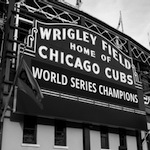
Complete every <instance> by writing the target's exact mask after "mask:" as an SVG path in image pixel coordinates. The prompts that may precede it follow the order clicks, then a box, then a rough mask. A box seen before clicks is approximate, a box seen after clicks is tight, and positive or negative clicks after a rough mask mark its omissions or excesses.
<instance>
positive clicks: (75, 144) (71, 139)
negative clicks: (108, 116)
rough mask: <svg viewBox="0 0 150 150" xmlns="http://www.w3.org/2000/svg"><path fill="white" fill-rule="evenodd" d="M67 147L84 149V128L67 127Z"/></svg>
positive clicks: (71, 149)
mask: <svg viewBox="0 0 150 150" xmlns="http://www.w3.org/2000/svg"><path fill="white" fill-rule="evenodd" d="M67 147H68V150H83V132H82V129H77V128H67Z"/></svg>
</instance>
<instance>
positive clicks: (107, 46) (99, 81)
mask: <svg viewBox="0 0 150 150" xmlns="http://www.w3.org/2000/svg"><path fill="white" fill-rule="evenodd" d="M27 47H31V48H32V49H28V50H26V52H25V54H27V55H26V56H25V59H26V61H27V62H28V64H29V66H30V67H31V71H32V73H33V76H34V77H35V79H36V80H37V81H38V83H39V85H40V87H41V89H42V91H43V93H44V94H45V95H46V96H45V97H46V98H45V99H44V100H43V103H45V105H46V106H45V110H44V112H40V113H41V114H42V113H43V115H45V114H47V115H49V114H51V112H49V113H48V112H46V108H47V107H48V105H47V102H46V101H47V100H48V97H49V98H50V99H51V103H54V102H52V101H55V103H57V101H58V99H60V98H65V99H68V100H69V101H68V103H71V100H74V101H76V102H77V103H76V104H77V105H78V107H81V106H82V105H83V103H81V102H84V103H87V104H89V103H90V104H92V105H93V106H92V107H95V106H94V105H97V106H98V105H99V106H104V107H107V109H108V108H113V109H117V111H118V110H124V111H128V112H130V113H131V112H132V113H135V110H137V113H139V114H141V113H142V111H140V105H141V102H140V98H141V96H140V94H141V93H140V92H138V91H140V88H141V83H140V82H139V79H138V75H137V73H136V71H135V68H134V65H133V61H132V58H131V57H129V56H127V55H126V54H124V53H123V52H122V51H120V50H119V49H117V47H116V46H115V45H113V44H112V43H111V41H108V40H107V39H105V38H104V37H103V36H101V35H99V34H97V33H96V32H93V31H91V30H89V29H87V28H84V27H82V26H79V25H75V24H67V23H44V22H40V21H35V26H34V28H33V29H32V32H31V35H29V36H28V38H27ZM19 95H20V94H18V96H19ZM54 99H55V100H54ZM48 103H50V101H49V102H48ZM72 103H75V102H72ZM50 105H52V104H50ZM54 105H55V104H54ZM71 105H72V104H70V106H68V107H71V108H72V107H73V106H71ZM74 105H75V104H74ZM49 107H51V106H49ZM88 107H89V106H88ZM88 107H87V108H88ZM90 107H91V106H90ZM19 108H20V107H18V109H19ZM20 109H21V108H20ZM47 109H48V108H47ZM52 109H53V108H51V111H52ZM93 109H95V108H93ZM101 110H102V109H101ZM81 111H82V110H81ZM52 112H53V111H52ZM126 113H127V112H126ZM53 115H54V114H53ZM134 115H135V114H134ZM56 116H57V114H56ZM74 117H75V116H74ZM84 118H86V117H85V116H84ZM82 119H83V118H82ZM91 119H92V118H91ZM77 120H78V119H77Z"/></svg>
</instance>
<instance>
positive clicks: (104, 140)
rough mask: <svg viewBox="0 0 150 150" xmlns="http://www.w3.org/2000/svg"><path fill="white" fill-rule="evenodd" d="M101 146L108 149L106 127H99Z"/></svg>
mask: <svg viewBox="0 0 150 150" xmlns="http://www.w3.org/2000/svg"><path fill="white" fill-rule="evenodd" d="M101 148H104V149H109V140H108V130H107V128H106V127H102V129H101Z"/></svg>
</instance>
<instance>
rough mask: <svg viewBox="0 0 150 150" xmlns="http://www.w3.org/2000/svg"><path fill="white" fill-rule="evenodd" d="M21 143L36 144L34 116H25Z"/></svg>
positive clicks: (35, 121)
mask: <svg viewBox="0 0 150 150" xmlns="http://www.w3.org/2000/svg"><path fill="white" fill-rule="evenodd" d="M22 143H23V144H37V120H36V117H31V116H25V117H24V123H23V138H22Z"/></svg>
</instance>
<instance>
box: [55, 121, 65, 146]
mask: <svg viewBox="0 0 150 150" xmlns="http://www.w3.org/2000/svg"><path fill="white" fill-rule="evenodd" d="M55 145H57V146H66V124H65V122H63V121H56V122H55Z"/></svg>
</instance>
